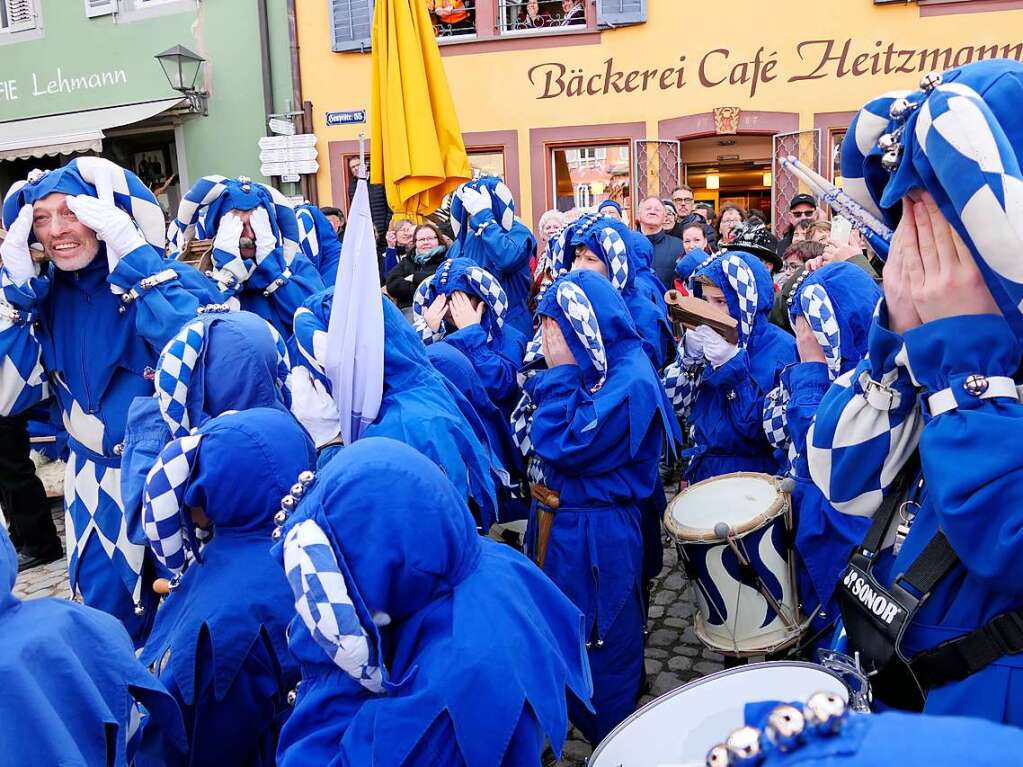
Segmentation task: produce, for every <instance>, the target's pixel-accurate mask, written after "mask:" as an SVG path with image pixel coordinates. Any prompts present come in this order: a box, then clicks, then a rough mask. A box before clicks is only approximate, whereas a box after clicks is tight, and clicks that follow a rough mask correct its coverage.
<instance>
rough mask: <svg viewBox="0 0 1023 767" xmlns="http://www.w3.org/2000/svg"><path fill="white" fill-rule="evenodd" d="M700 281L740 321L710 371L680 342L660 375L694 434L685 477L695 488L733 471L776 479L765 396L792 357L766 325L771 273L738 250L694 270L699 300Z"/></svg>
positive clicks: (790, 342) (789, 343) (791, 346)
mask: <svg viewBox="0 0 1023 767" xmlns="http://www.w3.org/2000/svg"><path fill="white" fill-rule="evenodd" d="M700 277H706V278H707V279H708V280H709V281H710V282H711V283H713V284H714V285H716V286H717V287H718V288H720V289H721V291H722V292H723V293H724V295H725V301H726V302H727V304H728V313H729V314H730V315H731V316H732V317H733V318H735V319H736V321H737V322H738V323H739V325H738V333H739V344H738V346H739V348H738V352H737V353H736V354H734V356H732V357H731V358H730V359H728V360H727V361H726V362H724V363H723V364H721V365H720V366H718V367H716V368H715V367H714V366H713V365H712V364H710V363H709V362H708V361H707V360H706V359H705V358H704V357H703V356H700V357H698V358H691V357H689V356H687V355H686V353H685V339H683V341H682V342H681V343H680V344H679V348H678V354H677V356H676V359H675V362H673V363H672V364H671V365H669V366H668V367H667V368H666V369H665V371H664V376H663V380H664V386H665V388H666V389H667V391H668V394H669V395H670V396H671V399H672V402H673V403H674V405H675V409H676V411H677V412H678V414H679V416H680V417H681V418H684V419H685V420H686V421H687V423H688V425H689V427H690V429H691V431H692V444H693V446H692V448H690V449H689V450H688V451H686V452H687V454H688V455H689V457H690V460H689V464H688V466H687V468H686V479H687V480H688V481H689V482H690V483H694V482H699V481H701V480H704V479H708V478H710V477H716V476H718V475H721V474H728V473H730V472H735V471H754V472H763V473H765V474H774V473H776V472H777V471H778V470H779V468H780V466H779V462H778V460H777V458H776V457H775V455H774V452H773V447H772V445H771V444H770V443H769V442H768V441H767V437H766V436H765V434H764V426H763V409H764V397H765V395H766V394H767V392H769V391H771V389H772V388H774V385H775V382H776V380H777V376H778V374H779V373H780V372H781V370H782V368H784V367H785V366H786V365H788V364H789V363H791V362H795V361H796V360H797V354H796V342H795V340H794V339H793V338H792V336H790V335H789V334H788V333H786V332H785V331H783V330H782V329H781V328H779V327H777V326H775V325H772V324H771V323H770V322H769V321H768V319H767V315H768V314H769V313H770V311H771V307H772V306H773V305H774V283H773V282H772V280H771V275H770V273H769V272H768V271H767V268H766V267H765V266H764V265H763V263H761V261H760V259H759V258H757V257H756V256H754V255H751V254H749V253H743V252H738V251H736V252H730V253H724V252H722V253H720V254H718V255H716V256H712V257H710V258H709V259H708V261H707V263H705V265H704V266H702V267H701V268H700V269H698V270H697V271H696V273H695V274H694V275H693V283H694V290H695V293H696V294H697V296H701V295H702V294H701V291H700V283H699V282H698V280H699V278H700ZM693 332H694V331H687V333H693Z"/></svg>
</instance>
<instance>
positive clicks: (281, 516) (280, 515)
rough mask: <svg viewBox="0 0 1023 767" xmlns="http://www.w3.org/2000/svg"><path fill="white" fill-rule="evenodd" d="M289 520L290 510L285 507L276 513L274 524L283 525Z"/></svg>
mask: <svg viewBox="0 0 1023 767" xmlns="http://www.w3.org/2000/svg"><path fill="white" fill-rule="evenodd" d="M287 521H288V512H286V511H285V510H284V509H281V510H280V511H278V512H277V513H276V514H274V524H275V525H283V524H284V523H285V522H287Z"/></svg>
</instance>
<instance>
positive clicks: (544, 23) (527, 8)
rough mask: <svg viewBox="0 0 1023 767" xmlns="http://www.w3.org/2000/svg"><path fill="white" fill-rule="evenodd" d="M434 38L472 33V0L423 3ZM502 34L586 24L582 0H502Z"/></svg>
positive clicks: (473, 27)
mask: <svg viewBox="0 0 1023 767" xmlns="http://www.w3.org/2000/svg"><path fill="white" fill-rule="evenodd" d="M425 2H426V7H427V10H429V12H430V19H431V21H432V22H433V28H434V32H435V33H436V35H437V37H453V36H457V35H471V34H473V33H475V32H476V2H475V0H425ZM500 10H501V13H502V18H501V21H500V27H501V30H502V31H504V32H509V31H516V30H530V29H547V28H553V27H571V26H578V25H581V24H585V23H586V8H585V6H584V5H583V2H582V0H504V2H502V3H501V9H500Z"/></svg>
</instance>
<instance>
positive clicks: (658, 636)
mask: <svg viewBox="0 0 1023 767" xmlns="http://www.w3.org/2000/svg"><path fill="white" fill-rule="evenodd" d="M53 517H54V521H55V522H56V524H57V531H58V532H59V533H60V535H61V538H63V537H64V515H63V513H62V511H61V507H60V503H59V502H56V503H54V505H53ZM676 559H677V557H676V552H675V548H674V546H673V545H670V544H666V545H665V550H664V564H665V567H664V570H663V571H661V574H660V576H659V577H658V578H657V581H656V583H655V585H654V589H653V592H652V593H653V603H652V604H651V606H650V625H649V630H650V635H649V636H648V637H647V646H646V673H647V678H648V680H649V683H650V693H649V694H648V695H646V696H644V697H643V699H642V700H641V701H640V702H641V704H646V703H648V702H649V701H651V700H653V699H654V698H655V697H657V696H658V695H663V694H664V693H666V692H668V691H670V690H673V689H675V688H676V687H680V686H681V685H683V684H685V683H686V682H689V681H691V680H693V679H696V678H697V677H699V676H703V675H705V674H712V673H714V672H715V671H720V670H721V669H722V660H723V659H722V656H721V655H719V654H717V653H715V652H711V651H710V650H707V649H706V648H704V647H703V645H701V644H700V642H699V640H697V638H696V634H695V633H694V631H693V626H692V624H693V610H694V609H695V608H694V602H693V596H692V591H691V588H690V586H689V584H688V583H687V582H686V580H685V579H684V578H683V576H682V572H681V571H680V570H679V569H678V567H677V566H676ZM14 593H15V594H16V595H18V596H19V597H21V598H23V599H31V598H33V597H68V596H69V591H68V587H67V563H66V562H65V561H63V560H61V561H58V562H53V563H52V564H49V565H45V566H44V567H36V568H34V569H32V570H29V571H27V572H24V573H20V574H19V575H18V581H17V584H16V585H15V587H14ZM589 755H590V746H589V745H588V744H587V743H586V741H584V740H583V739H582V736H581V735H579V733H578V732H576V731H575V730H573V731H572V733H571V736H570V738H569V740H568V742H567V743H566V744H565V751H564V754H563V758H562V760H561V761H560V762H558V767H582V766H583V765H585V763H586V759H587V757H589Z"/></svg>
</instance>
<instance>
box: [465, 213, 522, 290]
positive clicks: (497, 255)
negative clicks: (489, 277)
mask: <svg viewBox="0 0 1023 767" xmlns="http://www.w3.org/2000/svg"><path fill="white" fill-rule="evenodd" d="M469 225H470V226H471V227H472V229H473V230H474V231H476V232H478V234H477V236H478V237H479V239H480V241H481V245H482V247H483V248H484V249H485V250H486V253H487V262H488V264H489V265H491V266H493V268H494V269H496V270H497V271H498V272H500V274H497V275H495V276H496V277H497V278H498V279H500V277H501V275H503V274H518V273H519V272H521V271H523V270H527V269H529V256H530V254H531V253H532V252H533V250H534V246H533V243H532V240H533V235H532V234H530V233H529V230H528V229H526V228H525V227H524V226H521V225H518V226H513V227H512V229H511V231H510V232H506V231H504V229H502V228H501V225H500V224H498V223H497V220H496V219H495V218H494V213H493V211H491V210H489V209H486V210H481V211H480V212H479V213H477V214H476V215H474V216H473V217H472V218H471V219H470V220H469Z"/></svg>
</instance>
